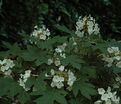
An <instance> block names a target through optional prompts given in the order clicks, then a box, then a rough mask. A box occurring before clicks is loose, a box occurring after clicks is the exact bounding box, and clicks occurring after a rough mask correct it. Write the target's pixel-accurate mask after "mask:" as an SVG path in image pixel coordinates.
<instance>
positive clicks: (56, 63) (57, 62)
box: [54, 58, 61, 66]
mask: <svg viewBox="0 0 121 104" xmlns="http://www.w3.org/2000/svg"><path fill="white" fill-rule="evenodd" d="M54 63H55V65H56V66H59V65H60V64H61V63H60V60H59V58H56V60H55V62H54Z"/></svg>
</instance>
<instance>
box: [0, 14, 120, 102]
mask: <svg viewBox="0 0 121 104" xmlns="http://www.w3.org/2000/svg"><path fill="white" fill-rule="evenodd" d="M55 27H56V28H57V29H58V30H60V31H61V32H63V34H69V35H66V36H55V37H53V38H52V37H51V34H52V33H51V31H49V29H47V28H46V27H45V26H43V27H40V28H39V27H37V26H36V27H35V30H33V32H32V34H31V35H30V36H27V35H23V34H22V36H23V40H24V43H23V45H21V44H19V43H15V44H13V45H11V44H9V43H6V42H3V44H4V45H5V46H6V47H7V48H8V50H7V51H4V52H0V57H1V61H0V89H1V90H0V97H1V98H0V101H1V102H2V103H4V102H10V104H11V103H12V104H120V97H121V96H120V95H121V89H120V84H121V83H120V82H121V79H120V74H121V69H120V68H121V67H120V66H121V64H120V63H121V61H120V60H121V55H120V49H121V46H120V42H117V41H115V40H110V41H105V40H103V39H102V38H101V35H100V32H99V31H100V29H99V26H98V24H97V23H96V21H95V19H94V18H92V17H91V16H85V17H79V20H78V21H77V23H76V31H74V30H69V29H68V28H66V27H65V26H60V25H56V26H55ZM108 86H110V87H108ZM117 86H118V87H117ZM107 87H108V90H107V91H105V90H104V89H106V88H107ZM100 95H101V98H100Z"/></svg>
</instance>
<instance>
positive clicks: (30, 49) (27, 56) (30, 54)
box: [21, 45, 46, 61]
mask: <svg viewBox="0 0 121 104" xmlns="http://www.w3.org/2000/svg"><path fill="white" fill-rule="evenodd" d="M45 54H46V52H43V51H42V50H41V49H39V48H37V47H35V46H30V45H28V46H27V50H26V51H24V53H23V54H22V56H21V57H23V59H24V60H25V61H34V60H35V59H38V58H41V56H46V55H45Z"/></svg>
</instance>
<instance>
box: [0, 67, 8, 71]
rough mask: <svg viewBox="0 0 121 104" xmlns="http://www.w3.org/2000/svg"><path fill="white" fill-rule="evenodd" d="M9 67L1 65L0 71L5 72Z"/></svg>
mask: <svg viewBox="0 0 121 104" xmlns="http://www.w3.org/2000/svg"><path fill="white" fill-rule="evenodd" d="M8 69H9V66H2V67H1V71H2V72H5V71H6V70H8Z"/></svg>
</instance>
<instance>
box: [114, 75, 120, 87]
mask: <svg viewBox="0 0 121 104" xmlns="http://www.w3.org/2000/svg"><path fill="white" fill-rule="evenodd" d="M115 80H116V83H114V84H113V88H120V86H121V77H116V78H115Z"/></svg>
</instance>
